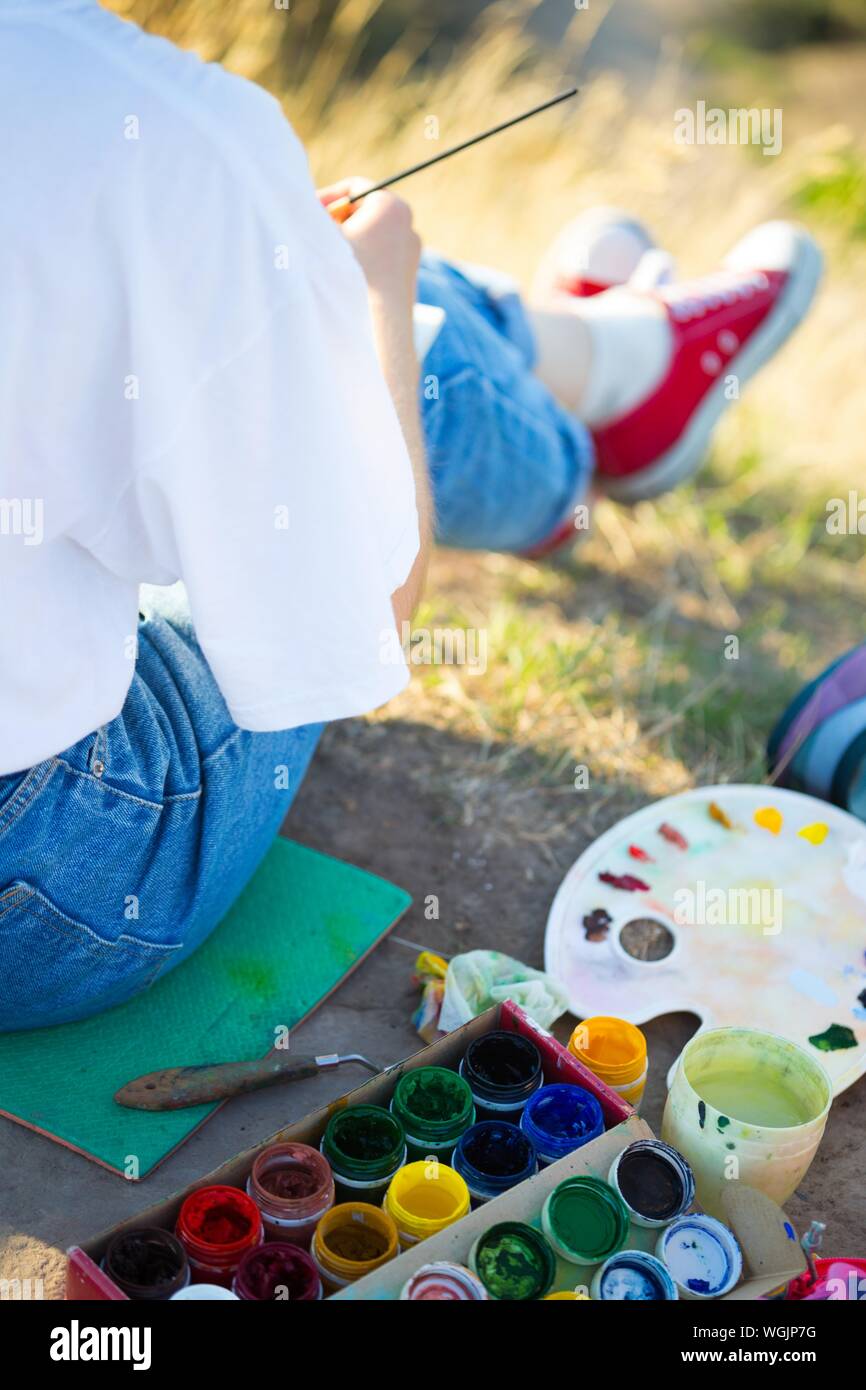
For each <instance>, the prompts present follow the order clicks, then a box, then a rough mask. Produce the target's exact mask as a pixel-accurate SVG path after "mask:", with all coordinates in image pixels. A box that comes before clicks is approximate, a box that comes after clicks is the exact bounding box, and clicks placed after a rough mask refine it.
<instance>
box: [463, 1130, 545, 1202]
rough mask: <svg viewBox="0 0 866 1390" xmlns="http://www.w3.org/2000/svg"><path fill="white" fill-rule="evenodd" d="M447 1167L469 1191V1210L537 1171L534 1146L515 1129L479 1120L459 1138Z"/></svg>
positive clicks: (514, 1185) (520, 1131)
mask: <svg viewBox="0 0 866 1390" xmlns="http://www.w3.org/2000/svg"><path fill="white" fill-rule="evenodd" d="M451 1166H452V1168H453V1169H454V1171H455V1172H456V1173H459V1174H460V1176H461V1178H463V1180H464V1182H465V1183H466V1186H467V1187H468V1188H469V1197H470V1201H471V1203H472V1206H473V1207H479V1206H481V1205H482V1203H484V1202H489V1201H490V1200H491V1198H492V1197H498V1196H499V1195H500V1193H502V1192H507V1191H508V1190H509V1188H511V1187H516V1185H517V1184H518V1183H519V1182H524V1181H525V1180H526V1179H527V1178H531V1177H532V1176H533V1175H534V1174H535V1172H536V1171H537V1169H538V1161H537V1159H536V1156H535V1145H534V1144H533V1143H532V1140H531V1139H528V1138H527V1136H526V1135H525V1134H524V1133H523V1130H522V1129H520V1128H519V1127H518V1126H517V1125H509V1124H502V1123H500V1121H498V1120H482V1122H481V1124H477V1125H472V1127H471V1128H470V1129H467V1131H466V1133H465V1134H463V1135H461V1136H460V1139H459V1140H458V1143H457V1148H456V1149H455V1150H454V1157H453V1159H452V1160H451Z"/></svg>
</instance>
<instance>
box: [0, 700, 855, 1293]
mask: <svg viewBox="0 0 866 1390" xmlns="http://www.w3.org/2000/svg"><path fill="white" fill-rule="evenodd" d="M481 756H483V753H482V750H481V749H480V748H478V747H474V746H472V745H471V744H469V743H467V741H465V740H461V739H457V738H455V737H453V736H451V735H448V734H445V733H442V732H440V731H437V730H434V729H431V728H429V727H426V726H419V725H413V724H410V723H402V722H391V723H389V724H366V723H363V722H360V721H358V722H351V723H348V724H345V725H342V726H338V727H334V728H332V729H331V730H330V731H329V732H328V734H327V735H326V737H325V739H324V741H323V744H322V747H321V749H320V751H319V753H318V755H317V757H316V759H315V762H314V764H313V768H312V770H311V772H310V775H309V778H308V780H307V782H306V784H305V786H304V788H303V790H302V792H301V795H300V797H299V799H298V801H297V803H296V805H295V807H294V808H293V811H292V813H291V816H290V817H289V820H288V821H287V823H286V826H285V833H287V834H289V835H291V836H292V837H294V838H296V839H298V840H300V841H302V842H303V843H305V844H308V845H311V846H313V847H314V848H316V849H321V850H325V851H327V852H329V853H334V854H337V855H339V856H340V857H342V858H344V859H347V860H351V861H352V862H353V863H356V864H358V865H360V866H362V867H363V868H367V869H371V870H373V871H375V872H376V873H379V874H382V875H384V876H385V877H387V878H389V879H392V880H393V881H394V882H395V883H398V884H400V885H402V886H403V887H405V888H407V889H408V890H409V891H410V892H411V893H412V895H413V897H414V900H415V901H414V905H413V907H412V908H411V909H410V910H409V912H408V913H407V915H406V916H405V917H404V919H403V920H402V922H401V923H400V925H399V926H398V928H397V935H399V936H400V937H402V938H408V939H409V940H411V941H414V942H418V943H422V944H425V945H429V946H431V947H434V948H436V949H438V950H440V951H442V952H445V953H446V954H451V953H453V952H456V951H460V950H467V949H471V948H473V947H479V946H495V947H497V948H499V949H501V950H504V951H508V952H510V953H512V954H514V955H516V956H518V957H520V958H522V959H524V960H525V961H527V962H528V963H530V964H532V965H536V966H540V965H541V964H542V948H543V936H544V924H545V920H546V916H547V910H548V907H549V904H550V901H551V898H552V896H553V893H554V892H555V889H556V887H557V885H558V883H559V880H560V878H561V876H562V874H563V872H564V871H565V869H566V868H567V867H568V864H569V863H570V862H571V860H572V859H573V858H575V857H576V856H577V855H578V854H579V853H580V851H581V850H582V849H583V848H584V847H585V845H586V844H587V843H589V841H590V840H591V839H592V838H594V836H595V835H597V834H598V833H599V832H600V831H601V830H602V829H604V828H605V825H606V824H608V823H611V822H613V821H614V820H616V819H617V818H618V817H619V816H620V815H622V814H623V813H624V811H625V810H628V809H632V808H631V807H623V806H622V805H617V804H615V803H614V802H610V803H609V804H608V805H607V806H606V808H605V810H604V812H603V813H602V814H601V815H600V817H599V820H598V823H596V822H595V821H594V823H593V826H592V829H591V830H590V829H588V828H586V827H580V826H578V827H576V828H574V827H573V828H571V829H570V830H569V832H568V834H567V835H566V836H565V837H564V839H563V840H562V842H555V849H552V848H551V843H550V841H549V840H547V839H546V838H544V837H541V838H539V840H538V841H536V842H533V841H532V840H531V839H526V838H523V839H520V840H512V839H511V838H510V837H508V836H503V835H501V834H500V833H498V827H500V826H501V825H502V824H503V823H505V822H506V821H507V820H508V815H507V808H508V803H509V800H510V798H512V797H513V796H514V787H513V784H512V783H510V782H508V781H506V780H505V779H502V780H498V779H495V778H492V779H491V778H486V779H484V780H483V782H482V783H480V784H479V786H480V790H479V795H478V796H477V798H476V800H475V802H474V804H473V805H472V807H471V813H470V814H469V815H468V816H467V814H466V807H465V806H464V807H463V808H462V809H461V808H460V807H457V806H455V803H454V800H453V798H452V797H451V796H450V795H449V794H448V789H447V776H448V769H449V768H452V769H457V768H460V769H462V771H463V773H464V776H465V773H466V769H467V767H471V765H472V762H473V759H478V758H480V757H481ZM432 769H435V770H436V778H435V784H434V779H433V777H432V775H431V770H432ZM555 797H556V791H555V789H554V790H551V789H543V788H538V789H535V790H532V791H530V792H529V793H528V794H525V795H524V796H523V800H522V802H521V817H522V819H523V820H524V822H525V823H526V824H527V825H529V826H532V825H533V824H534V823H536V824H538V825H544V824H547V823H548V822H549V820H550V818H551V817H552V816H554V815H555V814H556V802H555V800H554V798H555ZM551 803H552V804H551ZM467 821H468V823H467ZM431 893H435V894H437V895H438V897H439V900H440V919H439V920H438V921H428V920H426V919H425V916H424V898H425V896H426V895H428V894H431ZM413 960H414V956H413V953H412V951H411V950H409V949H407V948H406V947H405V946H402V945H399V944H397V943H396V942H393V941H389V942H386V943H384V944H383V945H382V946H380V947H379V949H378V950H377V951H376V952H374V954H373V955H372V956H371V957H370V958H369V959H368V960H367V961H366V962H365V963H364V965H363V966H361V967H360V969H359V970H358V971H357V972H356V973H355V974H354V975H353V976H352V977H351V978H350V979H349V980H347V981H346V982H345V983H344V985H343V986H342V987H341V988H340V989H339V990H338V991H337V992H336V993H335V994H334V995H333V996H332V997H331V999H330V1000H329V1001H328V1003H327V1004H326V1005H325V1006H324V1007H323V1008H322V1009H321V1010H319V1012H318V1013H317V1014H315V1015H314V1016H313V1018H312V1019H310V1020H309V1022H308V1023H306V1024H305V1025H304V1026H303V1028H301V1029H299V1030H298V1031H297V1034H296V1037H295V1042H296V1045H297V1047H298V1049H299V1050H302V1051H305V1052H306V1051H309V1052H322V1051H331V1050H333V1049H334V1048H340V1049H341V1050H348V1051H360V1052H363V1053H365V1054H366V1055H368V1056H370V1057H371V1058H373V1059H374V1060H376V1061H379V1062H381V1063H383V1064H384V1063H388V1062H392V1061H395V1060H397V1059H398V1058H400V1057H403V1056H405V1055H407V1054H409V1053H411V1052H413V1051H415V1050H416V1049H417V1047H418V1045H419V1039H418V1038H417V1036H416V1034H415V1033H414V1031H413V1029H412V1026H411V1023H410V1015H411V1012H412V1010H413V1008H414V1005H415V1003H416V995H415V991H414V989H413V987H412V984H411V974H412V966H413ZM570 1023H571V1021H570V1020H569V1019H567V1018H566V1019H563V1020H562V1021H561V1024H560V1025H558V1026H557V1029H556V1031H557V1033H558V1034H559V1035H560V1036H564V1035H566V1034H567V1031H568V1029H569V1026H570ZM695 1026H696V1020H695V1019H694V1018H693V1017H692V1016H691V1015H688V1014H676V1015H668V1016H667V1017H664V1018H660V1019H657V1020H655V1021H654V1022H653V1023H651V1024H649V1025H648V1027H647V1029H646V1032H647V1036H648V1039H649V1047H650V1080H649V1087H648V1092H647V1098H646V1101H645V1105H644V1114H645V1117H646V1119H647V1120H648V1121H649V1123H650V1124H651V1125H653V1126H654V1127H656V1128H658V1126H659V1124H660V1121H661V1113H662V1108H663V1104H664V1078H665V1074H666V1072H667V1069H668V1066H669V1065H670V1063H671V1062H672V1061H673V1059H674V1057H675V1056H676V1054H677V1052H678V1051H679V1049H680V1048H681V1047H682V1046H683V1044H684V1043H685V1042H686V1040H687V1039H688V1037H689V1036H690V1034H691V1033H692V1032H693V1030H694V1028H695ZM355 1075H356V1074H355V1073H354V1072H352V1073H350V1072H349V1070H348V1068H346V1069H344V1070H343V1071H342V1074H341V1075H339V1076H338V1075H337V1074H336V1073H331V1074H330V1075H326V1076H323V1077H322V1078H321V1079H316V1080H313V1081H309V1082H304V1083H301V1084H298V1085H295V1086H294V1087H292V1088H286V1089H284V1090H280V1089H276V1090H272V1091H264V1092H261V1093H259V1094H258V1095H252V1096H248V1097H245V1098H243V1099H240V1100H237V1101H235V1102H233V1103H232V1104H231V1105H229V1106H227V1107H225V1108H224V1109H223V1110H222V1111H221V1112H219V1113H218V1114H217V1115H216V1116H215V1117H214V1118H213V1119H212V1120H211V1121H210V1122H209V1123H208V1124H207V1125H206V1126H205V1127H204V1128H203V1129H202V1130H201V1131H200V1132H199V1133H198V1134H196V1135H194V1136H193V1138H192V1139H191V1140H190V1141H189V1142H188V1143H187V1144H186V1145H184V1147H183V1148H182V1149H181V1150H180V1151H179V1153H178V1154H176V1155H175V1156H174V1157H173V1158H171V1159H169V1160H168V1162H167V1163H166V1164H165V1165H164V1166H163V1167H162V1168H160V1169H158V1170H157V1171H156V1172H155V1173H154V1174H153V1175H151V1176H150V1177H149V1178H147V1179H146V1180H145V1181H144V1182H142V1183H127V1182H125V1181H124V1180H123V1179H121V1178H119V1177H117V1176H116V1175H114V1174H111V1173H108V1172H106V1171H104V1170H102V1169H100V1168H98V1167H97V1166H96V1165H95V1164H92V1163H89V1162H88V1161H87V1160H86V1159H84V1158H81V1157H79V1156H78V1155H76V1154H73V1153H70V1152H68V1151H66V1150H65V1149H62V1148H60V1147H59V1145H56V1144H52V1143H49V1142H48V1141H47V1140H45V1139H42V1138H40V1137H39V1136H38V1135H36V1134H32V1133H30V1132H29V1131H27V1130H24V1129H22V1128H21V1127H20V1126H18V1125H14V1124H12V1123H11V1122H9V1121H6V1120H2V1121H0V1172H2V1174H3V1192H2V1199H0V1251H2V1253H0V1279H22V1280H23V1279H28V1278H29V1279H31V1280H32V1279H42V1280H43V1288H44V1296H45V1297H47V1298H58V1297H62V1289H63V1265H64V1262H63V1251H64V1250H65V1248H66V1247H67V1246H69V1245H71V1244H75V1243H77V1242H79V1241H81V1240H84V1239H87V1238H88V1237H89V1236H92V1235H94V1234H95V1233H96V1232H98V1231H100V1230H101V1229H103V1228H105V1227H106V1226H109V1225H111V1224H112V1223H114V1222H115V1221H118V1220H120V1219H122V1218H124V1217H126V1216H129V1215H132V1214H134V1213H135V1212H136V1211H138V1210H141V1209H142V1208H144V1207H146V1206H148V1205H150V1204H151V1203H152V1202H155V1201H157V1200H159V1199H161V1198H162V1197H165V1196H167V1195H169V1194H170V1193H171V1192H173V1191H175V1190H176V1189H178V1188H180V1187H183V1186H184V1185H185V1184H186V1183H188V1182H190V1181H192V1180H194V1179H197V1178H199V1177H201V1176H202V1175H203V1174H204V1173H206V1172H208V1171H209V1170H210V1169H211V1168H213V1167H215V1166H216V1165H217V1164H219V1163H221V1162H223V1161H224V1160H225V1159H226V1158H229V1157H230V1156H231V1155H232V1154H234V1153H236V1152H238V1151H239V1150H240V1149H243V1148H246V1147H248V1146H249V1145H250V1144H253V1143H255V1142H258V1141H259V1140H261V1139H263V1138H265V1137H266V1136H268V1135H269V1134H271V1133H272V1132H273V1131H274V1130H276V1129H278V1128H279V1127H280V1126H281V1125H283V1124H286V1123H288V1122H289V1121H290V1120H293V1119H296V1118H298V1117H299V1116H301V1115H303V1114H304V1113H306V1112H307V1111H308V1110H310V1109H312V1108H314V1107H315V1106H316V1105H318V1104H320V1103H321V1102H322V1101H324V1100H326V1099H328V1098H330V1097H331V1096H333V1095H337V1094H339V1093H340V1092H341V1091H343V1090H346V1089H348V1088H350V1087H351V1086H352V1085H353V1084H354V1082H355ZM357 1079H358V1081H360V1080H361V1079H362V1077H361V1075H360V1074H358V1076H357ZM864 1121H866V1078H864V1080H861V1081H860V1082H859V1083H858V1084H857V1085H856V1086H854V1087H852V1088H851V1089H850V1090H848V1091H847V1092H846V1093H845V1094H844V1095H843V1096H842V1097H841V1098H840V1099H839V1100H838V1101H837V1102H836V1104H835V1105H834V1107H833V1111H832V1114H831V1116H830V1121H829V1124H828V1127H827V1132H826V1135H825V1138H824V1142H823V1144H822V1147H821V1149H820V1151H819V1154H818V1156H817V1158H816V1160H815V1162H814V1163H813V1165H812V1168H811V1170H810V1172H809V1174H808V1175H807V1177H806V1180H805V1182H804V1183H803V1186H802V1188H801V1189H800V1190H799V1191H798V1192H797V1194H796V1195H795V1196H794V1197H793V1198H792V1199H791V1201H790V1202H789V1204H788V1209H789V1212H790V1214H791V1216H792V1218H793V1219H794V1221H795V1222H796V1223H797V1224H798V1226H799V1227H802V1226H803V1225H804V1223H807V1222H808V1221H809V1220H810V1219H811V1218H818V1219H820V1220H822V1221H825V1222H826V1223H827V1235H826V1242H825V1249H826V1250H827V1251H828V1252H830V1253H834V1254H850V1255H862V1254H863V1253H864V1250H866V1203H864V1194H863V1178H862V1163H861V1161H860V1158H859V1156H858V1148H859V1146H860V1144H861V1143H862V1134H863V1128H864Z"/></svg>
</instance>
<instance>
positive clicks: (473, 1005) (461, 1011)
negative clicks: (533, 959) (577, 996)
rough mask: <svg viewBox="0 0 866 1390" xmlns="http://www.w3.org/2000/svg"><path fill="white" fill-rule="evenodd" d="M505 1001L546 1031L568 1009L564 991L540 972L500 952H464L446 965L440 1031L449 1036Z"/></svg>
mask: <svg viewBox="0 0 866 1390" xmlns="http://www.w3.org/2000/svg"><path fill="white" fill-rule="evenodd" d="M505 999H511V1000H512V1001H513V1003H515V1004H517V1005H519V1007H520V1008H521V1009H523V1010H524V1012H525V1013H527V1014H529V1017H530V1018H531V1019H533V1020H534V1022H535V1023H537V1024H538V1026H539V1027H540V1028H549V1027H550V1025H551V1023H554V1022H555V1021H556V1019H558V1018H559V1017H560V1015H561V1014H564V1013H565V1011H566V1009H567V1008H568V999H567V998H566V995H565V991H564V990H563V989H562V987H561V986H560V985H558V984H557V983H556V981H555V980H554V979H553V978H552V977H551V976H550V975H545V973H544V971H543V970H533V969H532V967H531V966H529V965H524V964H523V963H522V961H519V960H515V959H514V957H513V956H503V955H502V954H501V953H500V952H499V951H466V952H464V954H463V955H460V956H453V957H452V958H451V960H450V961H449V963H448V973H447V974H446V976H445V998H444V999H443V1001H442V1012H441V1014H440V1015H439V1027H440V1028H441V1029H442V1030H443V1031H444V1032H446V1033H450V1032H451V1031H452V1030H453V1029H454V1028H459V1027H460V1025H461V1024H463V1023H468V1022H469V1020H470V1018H477V1016H478V1014H481V1013H483V1012H484V1010H485V1009H490V1008H492V1007H493V1005H494V1004H501V1003H502V1002H503V1000H505Z"/></svg>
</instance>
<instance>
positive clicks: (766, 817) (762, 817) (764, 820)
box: [755, 806, 783, 835]
mask: <svg viewBox="0 0 866 1390" xmlns="http://www.w3.org/2000/svg"><path fill="white" fill-rule="evenodd" d="M782 820H783V817H782V812H781V811H777V810H776V808H775V806H761V807H759V809H758V810H757V811H756V812H755V824H756V825H759V826H760V827H761V829H762V830H769V832H770V834H771V835H778V833H779V831H780V830H781V829H782Z"/></svg>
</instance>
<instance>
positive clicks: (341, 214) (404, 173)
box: [320, 87, 578, 222]
mask: <svg viewBox="0 0 866 1390" xmlns="http://www.w3.org/2000/svg"><path fill="white" fill-rule="evenodd" d="M577 90H578V89H577V87H569V88H568V89H567V91H564V92H560V93H559V95H558V96H555V97H550V98H549V99H548V100H547V101H542V102H540V103H539V104H538V106H532V107H530V109H529V110H528V111H521V113H520V115H519V116H512V117H511V119H510V120H508V121H500V123H499V124H498V125H494V126H491V127H490V129H489V130H482V131H480V132H479V134H478V135H472V136H470V138H469V139H468V140H462V141H461V142H460V144H459V145H452V146H451V147H450V149H447V150H442V151H441V152H440V153H439V154H434V155H431V157H430V158H429V159H422V160H421V161H420V163H418V164H411V165H410V166H409V168H408V169H401V170H400V172H399V173H397V174H392V175H391V176H390V178H387V179H382V181H381V182H380V183H372V184H367V183H366V181H365V180H353V181H348V182H347V183H346V184H345V185H343V186H342V187H340V186H339V185H336V184H335V185H333V186H332V187H331V188H330V189H324V190H323V191H322V195H320V196H322V201H323V202H324V203H325V205H326V206H327V208H328V211H329V213H330V214H331V216H332V217H333V219H334V221H335V222H345V221H346V220H347V219H348V218H349V217H351V216H352V215H353V213H354V212H355V210H356V208H357V207H358V204H359V203H360V202H361V200H362V199H364V198H367V197H369V196H370V194H371V193H378V192H379V191H380V190H381V189H383V188H390V187H391V185H392V184H395V183H399V182H400V181H401V179H408V178H409V177H410V175H411V174H420V172H421V170H422V169H429V168H430V167H431V165H433V164H440V163H441V162H442V160H443V159H450V158H451V156H452V155H454V154H459V153H460V151H461V150H468V149H469V148H470V146H471V145H479V144H480V143H481V141H482V140H489V139H490V137H491V135H498V134H499V132H500V131H502V130H508V129H510V127H511V126H514V125H519V124H520V123H521V121H527V120H529V118H530V116H537V115H539V114H540V112H542V111H547V110H549V108H550V107H551V106H558V105H559V103H560V102H561V101H568V99H569V98H570V97H573V96H576V95H577ZM324 195H327V196H324Z"/></svg>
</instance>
